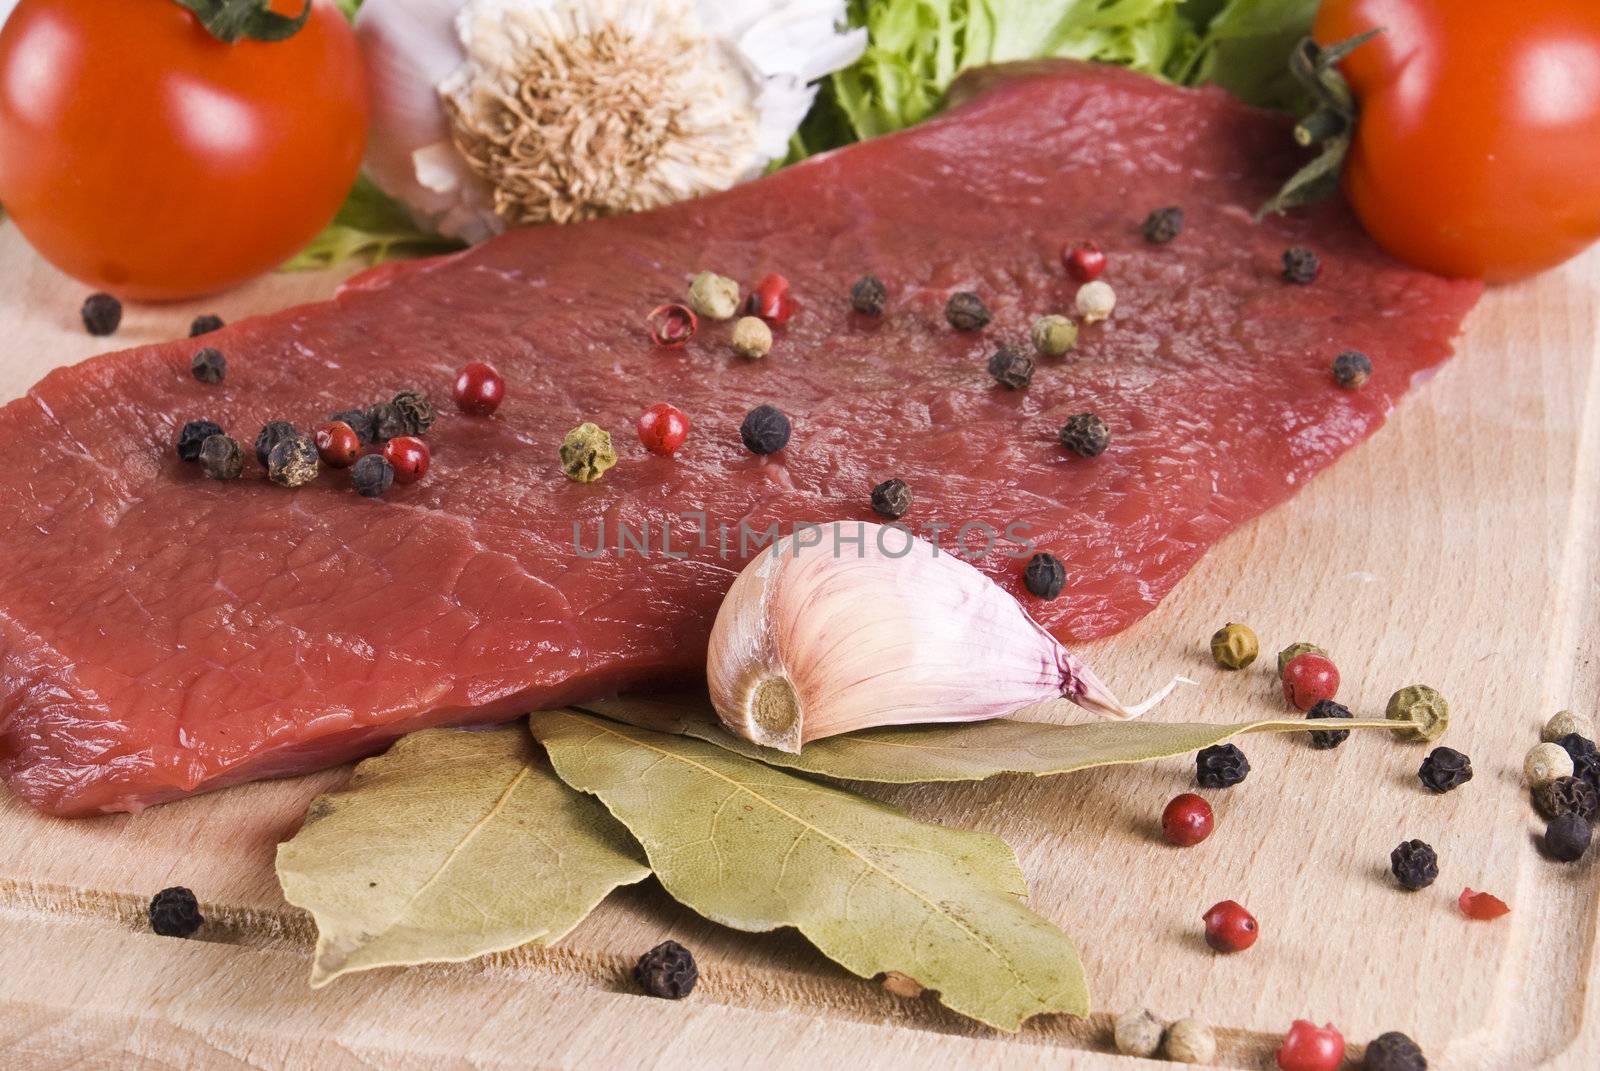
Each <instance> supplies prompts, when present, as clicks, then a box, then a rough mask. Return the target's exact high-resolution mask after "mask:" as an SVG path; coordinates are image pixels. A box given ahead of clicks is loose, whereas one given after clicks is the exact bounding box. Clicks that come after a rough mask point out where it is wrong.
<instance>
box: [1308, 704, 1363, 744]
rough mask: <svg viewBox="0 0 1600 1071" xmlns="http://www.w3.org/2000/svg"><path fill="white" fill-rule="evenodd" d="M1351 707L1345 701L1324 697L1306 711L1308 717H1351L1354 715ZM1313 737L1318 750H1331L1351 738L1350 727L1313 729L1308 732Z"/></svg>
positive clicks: (1312, 742)
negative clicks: (1339, 701)
mask: <svg viewBox="0 0 1600 1071" xmlns="http://www.w3.org/2000/svg"><path fill="white" fill-rule="evenodd" d="M1352 716H1353V715H1351V713H1350V708H1349V707H1347V706H1345V705H1344V704H1343V703H1335V702H1334V701H1333V700H1332V699H1322V700H1319V701H1318V702H1317V704H1316V705H1315V706H1313V707H1312V708H1311V709H1310V710H1308V711H1306V717H1307V718H1349V717H1352ZM1308 735H1309V736H1310V737H1311V746H1312V747H1314V748H1316V749H1317V750H1318V751H1331V750H1332V749H1334V748H1336V747H1338V746H1339V745H1340V744H1342V743H1344V742H1345V741H1346V740H1348V739H1350V730H1349V729H1312V730H1311V732H1310V733H1309V734H1308Z"/></svg>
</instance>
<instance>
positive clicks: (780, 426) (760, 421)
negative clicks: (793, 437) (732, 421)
mask: <svg viewBox="0 0 1600 1071" xmlns="http://www.w3.org/2000/svg"><path fill="white" fill-rule="evenodd" d="M790 430H791V429H790V427H789V418H788V417H786V416H784V415H783V413H782V412H781V411H779V410H778V409H776V408H774V407H773V406H770V405H758V406H756V407H755V408H754V409H752V410H750V412H748V413H746V414H745V416H744V423H742V424H740V425H739V438H741V439H743V440H744V445H745V448H746V449H747V450H749V451H750V452H751V453H752V454H775V453H777V452H778V451H779V450H782V449H783V448H784V447H785V446H788V445H789V433H790Z"/></svg>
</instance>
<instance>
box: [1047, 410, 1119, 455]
mask: <svg viewBox="0 0 1600 1071" xmlns="http://www.w3.org/2000/svg"><path fill="white" fill-rule="evenodd" d="M1056 437H1057V438H1058V439H1060V441H1061V445H1062V446H1065V447H1066V448H1067V449H1068V450H1071V451H1072V452H1073V453H1074V454H1077V455H1078V456H1079V457H1099V456H1100V455H1101V454H1103V453H1105V452H1106V447H1107V446H1109V445H1110V444H1111V429H1110V428H1108V427H1106V422H1105V421H1104V420H1101V419H1100V418H1099V417H1098V416H1096V415H1095V414H1093V413H1078V414H1076V415H1075V416H1070V417H1068V418H1067V422H1066V423H1065V424H1063V425H1061V431H1060V432H1059V433H1058V434H1057V436H1056Z"/></svg>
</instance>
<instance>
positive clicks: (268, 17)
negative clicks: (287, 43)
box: [174, 0, 313, 45]
mask: <svg viewBox="0 0 1600 1071" xmlns="http://www.w3.org/2000/svg"><path fill="white" fill-rule="evenodd" d="M174 2H175V3H176V4H177V5H178V6H179V7H182V8H183V9H184V10H186V11H188V12H190V13H191V14H193V15H194V17H195V18H197V19H199V20H200V25H202V26H204V27H205V28H206V29H207V30H208V31H209V32H210V34H211V36H212V37H215V38H216V39H217V40H218V41H221V42H222V43H223V44H225V45H232V44H237V43H238V42H239V41H240V40H241V39H243V38H248V39H249V40H251V41H283V40H286V39H288V38H290V37H293V36H294V35H295V34H296V33H298V32H300V27H302V26H304V25H305V24H306V20H307V19H309V18H310V17H311V4H312V2H313V0H305V7H304V8H302V9H301V10H300V14H298V15H294V16H290V15H280V14H278V13H277V12H276V11H273V10H272V9H271V8H270V7H268V6H267V5H268V4H269V3H271V0H174Z"/></svg>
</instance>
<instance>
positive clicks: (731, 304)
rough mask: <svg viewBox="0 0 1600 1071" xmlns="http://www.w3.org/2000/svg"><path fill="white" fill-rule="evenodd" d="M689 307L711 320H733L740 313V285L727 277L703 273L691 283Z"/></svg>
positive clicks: (709, 272)
mask: <svg viewBox="0 0 1600 1071" xmlns="http://www.w3.org/2000/svg"><path fill="white" fill-rule="evenodd" d="M689 307H690V308H691V309H693V310H694V311H695V312H696V313H698V314H699V315H701V316H704V317H706V318H707V319H711V320H731V319H733V316H734V314H735V313H736V312H738V311H739V284H738V283H736V282H734V281H733V280H732V279H730V278H728V277H727V276H726V275H718V274H717V273H716V272H712V271H703V272H701V273H700V274H699V275H696V276H695V277H694V279H693V281H691V282H690V283H689Z"/></svg>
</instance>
